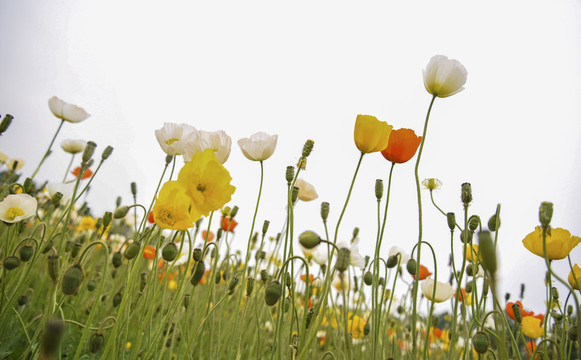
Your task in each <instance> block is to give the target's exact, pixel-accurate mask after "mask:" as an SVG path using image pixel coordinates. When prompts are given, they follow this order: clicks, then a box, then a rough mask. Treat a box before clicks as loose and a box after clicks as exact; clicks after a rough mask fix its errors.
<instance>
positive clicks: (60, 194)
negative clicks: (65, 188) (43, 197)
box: [50, 191, 64, 206]
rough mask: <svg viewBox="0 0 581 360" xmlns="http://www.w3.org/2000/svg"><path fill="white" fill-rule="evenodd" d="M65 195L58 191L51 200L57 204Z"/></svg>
mask: <svg viewBox="0 0 581 360" xmlns="http://www.w3.org/2000/svg"><path fill="white" fill-rule="evenodd" d="M63 196H64V195H63V193H61V192H58V191H57V192H56V193H54V195H53V196H52V198H51V199H50V201H51V202H52V204H53V205H54V206H56V205H58V204H59V203H60V202H61V200H62V198H63Z"/></svg>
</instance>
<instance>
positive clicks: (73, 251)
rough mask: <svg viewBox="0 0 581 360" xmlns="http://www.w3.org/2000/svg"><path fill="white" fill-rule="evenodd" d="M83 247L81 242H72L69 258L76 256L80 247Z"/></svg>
mask: <svg viewBox="0 0 581 360" xmlns="http://www.w3.org/2000/svg"><path fill="white" fill-rule="evenodd" d="M82 247H83V244H79V243H74V244H73V247H72V248H71V258H73V259H74V258H76V257H77V255H79V252H81V248H82Z"/></svg>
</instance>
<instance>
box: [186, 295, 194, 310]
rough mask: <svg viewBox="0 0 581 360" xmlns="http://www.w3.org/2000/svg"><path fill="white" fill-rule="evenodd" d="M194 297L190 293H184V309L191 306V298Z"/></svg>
mask: <svg viewBox="0 0 581 360" xmlns="http://www.w3.org/2000/svg"><path fill="white" fill-rule="evenodd" d="M191 298H192V296H191V295H190V294H186V295H184V309H186V310H187V309H188V307H189V306H190V299H191Z"/></svg>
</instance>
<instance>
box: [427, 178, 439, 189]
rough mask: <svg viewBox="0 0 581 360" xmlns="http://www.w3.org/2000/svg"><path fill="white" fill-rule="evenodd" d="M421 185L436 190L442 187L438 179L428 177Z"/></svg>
mask: <svg viewBox="0 0 581 360" xmlns="http://www.w3.org/2000/svg"><path fill="white" fill-rule="evenodd" d="M422 185H424V187H425V188H426V189H428V190H430V191H431V190H438V189H439V188H441V187H442V182H441V181H440V180H438V179H434V178H429V179H425V180H423V181H422Z"/></svg>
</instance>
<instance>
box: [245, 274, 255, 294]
mask: <svg viewBox="0 0 581 360" xmlns="http://www.w3.org/2000/svg"><path fill="white" fill-rule="evenodd" d="M252 290H254V278H252V277H249V278H248V279H246V296H250V295H252Z"/></svg>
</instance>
